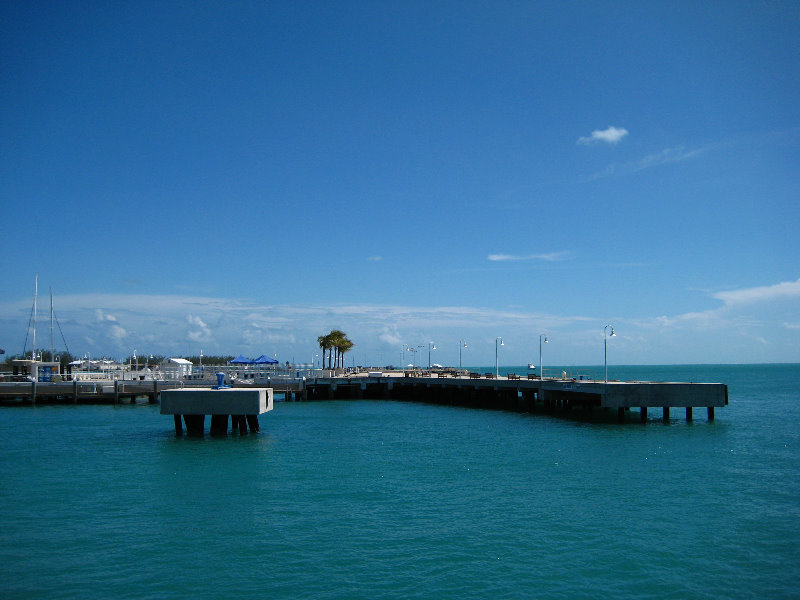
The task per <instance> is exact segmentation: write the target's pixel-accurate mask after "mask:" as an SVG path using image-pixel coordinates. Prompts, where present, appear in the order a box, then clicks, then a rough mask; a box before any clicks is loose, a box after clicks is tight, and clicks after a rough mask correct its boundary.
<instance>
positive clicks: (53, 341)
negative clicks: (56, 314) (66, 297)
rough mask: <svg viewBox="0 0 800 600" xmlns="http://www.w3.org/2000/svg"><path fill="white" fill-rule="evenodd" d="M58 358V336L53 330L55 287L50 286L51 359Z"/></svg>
mask: <svg viewBox="0 0 800 600" xmlns="http://www.w3.org/2000/svg"><path fill="white" fill-rule="evenodd" d="M55 359H56V338H55V334H54V332H53V288H50V360H51V361H54V360H55Z"/></svg>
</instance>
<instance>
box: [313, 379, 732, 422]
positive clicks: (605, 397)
mask: <svg viewBox="0 0 800 600" xmlns="http://www.w3.org/2000/svg"><path fill="white" fill-rule="evenodd" d="M475 375H476V374H472V375H471V376H470V375H462V376H456V377H442V376H437V377H431V376H427V375H426V376H419V375H418V374H413V375H409V374H405V376H403V375H402V374H401V375H400V376H397V375H384V374H378V373H370V374H363V375H360V376H351V377H330V378H318V379H312V380H310V381H309V382H308V383H307V384H306V388H307V389H306V392H305V393H306V395H307V397H308V398H309V399H311V400H322V399H333V398H380V399H396V400H410V401H419V402H429V403H433V404H450V405H455V406H466V407H475V408H489V409H492V408H493V409H499V410H512V411H520V412H527V411H531V410H534V409H535V408H537V407H543V408H545V409H549V410H555V409H565V410H571V409H572V408H576V407H579V408H583V409H587V410H591V409H593V408H602V409H616V410H617V413H618V415H619V419H620V420H624V418H625V412H626V411H627V410H628V409H630V408H636V409H639V412H640V416H641V419H642V420H645V419H646V418H647V410H648V409H649V408H661V409H662V411H663V415H664V418H665V419H668V418H669V413H670V409H672V408H682V409H685V410H686V418H687V420H692V416H693V414H692V409H693V408H697V407H702V408H706V409H707V411H708V418H709V420H713V419H714V409H715V408H717V407H723V406H726V405H727V404H728V386H727V385H725V384H722V383H679V382H674V383H673V382H640V381H608V382H605V381H594V380H574V379H568V380H567V379H547V378H545V379H538V378H535V379H528V378H525V379H522V378H516V377H498V378H495V377H486V378H483V379H481V378H479V377H476V376H475Z"/></svg>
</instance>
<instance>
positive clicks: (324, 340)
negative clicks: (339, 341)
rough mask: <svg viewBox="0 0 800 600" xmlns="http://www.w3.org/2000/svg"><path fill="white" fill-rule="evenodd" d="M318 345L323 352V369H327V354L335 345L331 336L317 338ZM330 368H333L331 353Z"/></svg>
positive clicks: (329, 358)
mask: <svg viewBox="0 0 800 600" xmlns="http://www.w3.org/2000/svg"><path fill="white" fill-rule="evenodd" d="M317 343H318V344H319V347H320V349H321V350H322V368H323V369H324V368H325V352H327V351H329V350H330V349H331V348H333V343H332V341H331V335H330V334H328V335H321V336H319V337H318V338H317ZM328 368H329V369H330V368H331V357H330V353H329V354H328Z"/></svg>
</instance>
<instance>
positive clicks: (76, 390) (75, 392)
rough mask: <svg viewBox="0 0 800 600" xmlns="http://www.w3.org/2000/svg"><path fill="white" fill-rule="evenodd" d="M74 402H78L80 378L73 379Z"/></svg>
mask: <svg viewBox="0 0 800 600" xmlns="http://www.w3.org/2000/svg"><path fill="white" fill-rule="evenodd" d="M72 402H73V403H74V404H77V403H78V380H77V379H73V380H72Z"/></svg>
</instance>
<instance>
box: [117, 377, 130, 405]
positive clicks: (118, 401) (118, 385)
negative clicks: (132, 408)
mask: <svg viewBox="0 0 800 600" xmlns="http://www.w3.org/2000/svg"><path fill="white" fill-rule="evenodd" d="M131 403H132V402H131ZM114 404H119V379H115V380H114Z"/></svg>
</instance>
